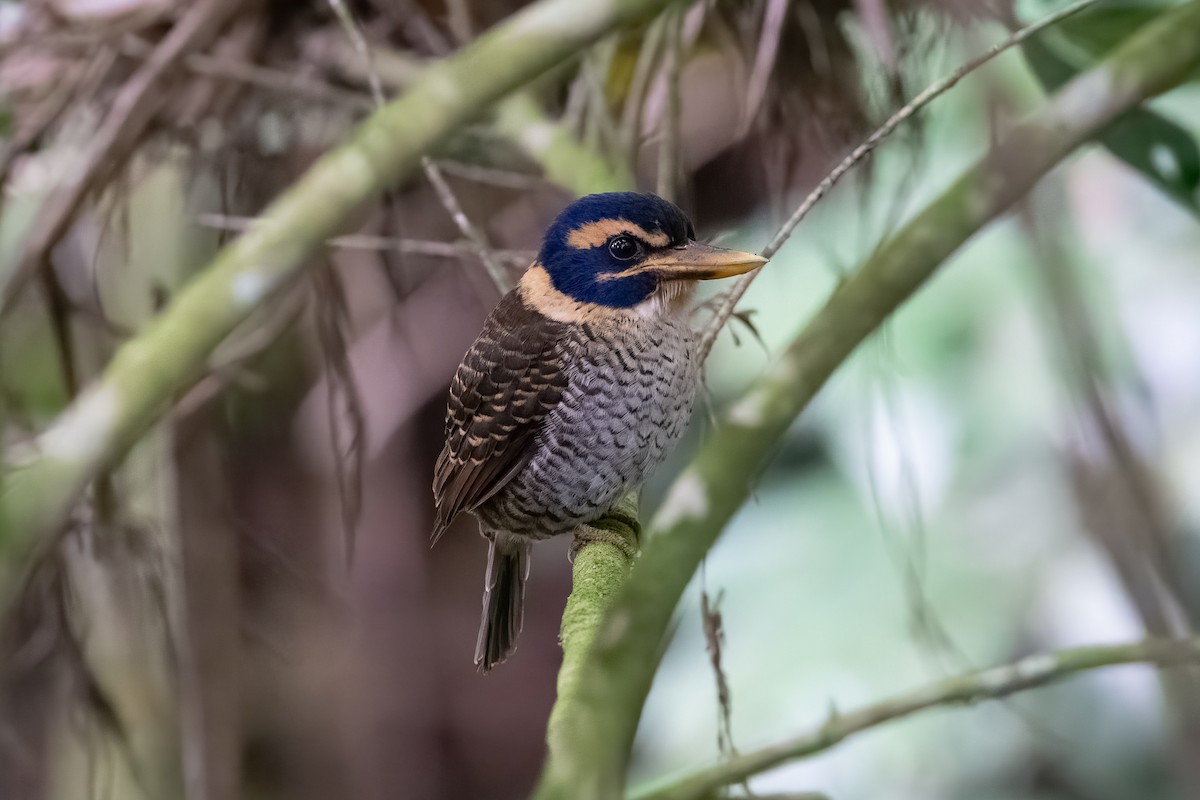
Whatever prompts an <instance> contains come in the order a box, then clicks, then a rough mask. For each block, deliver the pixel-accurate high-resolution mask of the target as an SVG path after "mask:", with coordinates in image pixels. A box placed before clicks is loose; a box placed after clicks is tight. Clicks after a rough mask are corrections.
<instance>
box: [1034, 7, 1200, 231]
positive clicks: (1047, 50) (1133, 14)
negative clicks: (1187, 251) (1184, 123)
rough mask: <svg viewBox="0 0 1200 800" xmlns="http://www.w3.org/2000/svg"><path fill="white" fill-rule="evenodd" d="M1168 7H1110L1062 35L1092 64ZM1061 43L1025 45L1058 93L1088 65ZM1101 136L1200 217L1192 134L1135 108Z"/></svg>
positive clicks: (1199, 148) (1039, 40)
mask: <svg viewBox="0 0 1200 800" xmlns="http://www.w3.org/2000/svg"><path fill="white" fill-rule="evenodd" d="M1163 7H1165V4H1163V3H1159V2H1150V1H1149V0H1146V2H1136V0H1132V1H1131V2H1126V3H1123V4H1120V5H1118V6H1116V7H1112V6H1104V7H1101V8H1099V9H1096V10H1095V11H1093V12H1090V13H1085V14H1080V15H1078V17H1076V18H1073V19H1071V20H1067V21H1065V22H1064V23H1063V26H1064V27H1063V29H1062V30H1060V31H1058V33H1060V34H1063V35H1064V36H1065V37H1066V38H1067V40H1068V41H1069V43H1071V44H1078V45H1080V46H1081V47H1083V48H1084V49H1085V50H1086V51H1088V54H1089V56H1090V57H1089V58H1088V59H1087V60H1088V61H1091V60H1093V59H1094V58H1095V57H1097V56H1099V55H1101V54H1103V52H1105V51H1106V50H1108V49H1110V48H1111V47H1112V46H1113V45H1115V44H1116V43H1117V42H1118V41H1120V40H1121V38H1123V37H1124V36H1127V35H1128V34H1129V33H1130V32H1132V31H1134V30H1136V29H1137V27H1139V26H1141V25H1142V24H1144V23H1145V22H1147V21H1148V20H1149V19H1150V18H1151V17H1152V16H1154V14H1156V13H1157V12H1158V11H1159V10H1161V9H1162V8H1163ZM1067 22H1073V23H1074V28H1073V29H1071V30H1068V29H1067V28H1066V24H1067ZM1061 42H1062V39H1061V38H1060V39H1054V38H1049V39H1047V38H1043V37H1041V36H1035V37H1033V38H1031V39H1029V40H1028V41H1026V42H1025V43H1024V44H1023V45H1022V48H1023V52H1024V54H1025V60H1026V61H1027V62H1028V63H1029V67H1030V69H1032V70H1033V73H1034V75H1035V76H1037V79H1038V81H1039V82H1040V83H1041V84H1042V86H1043V87H1044V88H1045V89H1046V90H1047V91H1054V90H1056V89H1058V88H1059V87H1060V86H1062V85H1063V84H1065V83H1066V82H1067V81H1069V80H1070V79H1071V78H1073V77H1075V75H1076V74H1078V73H1079V72H1080V71H1081V69H1083V68H1086V67H1087V66H1088V64H1086V63H1085V64H1081V65H1080V66H1078V67H1077V66H1076V65H1074V64H1073V63H1072V62H1071V61H1070V60H1068V57H1067V55H1065V54H1063V53H1061V52H1060V51H1059V50H1056V48H1055V44H1056V43H1061ZM1094 48H1095V49H1094ZM1097 138H1098V139H1099V141H1100V143H1101V144H1103V145H1104V146H1105V147H1106V148H1108V150H1109V152H1111V153H1112V154H1113V155H1115V156H1116V157H1117V158H1119V159H1121V160H1122V161H1124V162H1125V163H1126V164H1128V165H1129V166H1131V167H1133V168H1134V169H1136V170H1137V171H1138V172H1140V173H1142V175H1144V176H1145V177H1146V178H1147V179H1148V180H1149V181H1150V182H1151V183H1153V184H1154V185H1155V186H1157V187H1158V188H1159V189H1160V190H1162V191H1163V192H1164V193H1166V194H1167V195H1168V196H1170V197H1171V198H1172V199H1174V200H1175V201H1176V202H1178V203H1179V204H1180V205H1183V206H1184V207H1186V208H1187V209H1189V210H1190V211H1192V212H1193V213H1196V214H1200V145H1197V143H1196V140H1195V138H1194V137H1193V136H1192V135H1191V133H1189V132H1188V131H1187V130H1185V129H1184V128H1182V127H1181V126H1179V125H1178V124H1176V123H1175V122H1172V121H1171V120H1170V119H1168V118H1166V117H1164V116H1163V115H1161V114H1159V113H1157V112H1155V111H1151V110H1150V109H1147V108H1135V109H1133V110H1132V111H1130V112H1129V113H1127V114H1125V115H1124V116H1122V117H1121V118H1120V119H1118V120H1117V121H1115V122H1114V123H1113V124H1112V125H1110V126H1109V127H1108V128H1106V129H1105V130H1104V132H1103V133H1101V134H1100V136H1099V137H1097Z"/></svg>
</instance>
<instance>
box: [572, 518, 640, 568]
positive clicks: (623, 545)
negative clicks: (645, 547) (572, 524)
mask: <svg viewBox="0 0 1200 800" xmlns="http://www.w3.org/2000/svg"><path fill="white" fill-rule="evenodd" d="M605 521H606V522H607V520H605ZM612 527H613V528H619V530H611V529H610V528H609V527H597V526H595V525H580V526H579V527H578V528H576V529H575V539H574V541H572V542H571V553H570V556H569V558H570V560H571V562H572V563H574V562H575V556H576V555H578V554H579V551H580V550H582V549H583V548H585V547H587V546H588V545H589V544H592V543H604V544H610V545H612V546H613V547H615V548H617V549H618V550H620V551H621V553H622V554H623V555H624V556H625V558H627V559H629V560H630V561H632V560H633V558H634V556H636V555H637V552H638V545H637V532H636V531H635V530H633V529H631V528H630V527H628V526H625V525H614V526H612Z"/></svg>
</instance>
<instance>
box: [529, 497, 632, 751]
mask: <svg viewBox="0 0 1200 800" xmlns="http://www.w3.org/2000/svg"><path fill="white" fill-rule="evenodd" d="M640 537H641V524H640V523H639V522H638V496H637V495H636V494H630V495H627V496H626V497H625V498H624V499H622V501H621V502H620V503H619V504H618V505H617V507H616V508H614V509H612V510H611V511H609V512H608V514H606V515H605V516H603V517H601V518H600V519H599V520H597V521H596V522H595V523H593V524H592V525H590V526H586V527H584V528H581V529H580V530H578V531H577V532H576V533H575V548H576V552H575V563H574V565H573V567H572V570H571V596H570V597H568V598H567V606H566V608H565V609H563V618H562V628H561V633H560V641H561V642H562V650H563V662H562V666H561V667H560V668H559V671H558V699H557V701H556V702H555V704H554V710H553V711H552V712H551V714H550V723H549V725H548V726H547V729H546V740H547V741H548V742H550V746H551V748H555V747H556V746H557V745H556V744H555V743H556V742H557V741H559V740H561V739H563V738H569V736H570V734H569V733H568V732H566V731H564V730H563V728H564V726H567V725H570V724H571V723H572V720H574V719H575V715H574V714H573V713H572V712H571V708H572V706H573V705H574V704H575V703H576V702H577V698H578V697H579V688H580V687H579V676H580V675H581V673H582V670H581V667H582V666H583V664H584V663H585V661H586V659H587V654H588V650H589V649H590V647H591V645H592V641H593V640H594V639H595V638H596V633H597V631H599V629H600V623H601V622H602V621H603V619H604V614H605V612H607V611H608V608H609V606H610V605H612V601H613V598H615V597H616V595H617V592H618V591H619V590H620V588H621V585H622V584H623V583H625V578H626V577H627V576H628V575H629V570H630V568H631V567H632V566H633V557H634V554H635V553H637V549H638V544H639V539H640Z"/></svg>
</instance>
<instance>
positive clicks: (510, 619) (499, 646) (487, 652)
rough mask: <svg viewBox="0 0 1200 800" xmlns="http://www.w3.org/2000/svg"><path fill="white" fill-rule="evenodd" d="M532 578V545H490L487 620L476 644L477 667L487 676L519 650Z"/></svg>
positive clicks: (482, 622)
mask: <svg viewBox="0 0 1200 800" xmlns="http://www.w3.org/2000/svg"><path fill="white" fill-rule="evenodd" d="M527 577H529V545H522V544H512V543H508V542H504V541H503V540H502V541H501V542H500V543H499V544H497V543H496V540H495V539H493V540H491V541H490V542H488V566H487V580H486V582H485V583H484V590H483V619H482V620H480V623H479V638H478V639H476V641H475V664H476V666H478V667H479V668H480V669H481V670H483V671H484V672H487V671H488V670H490V669H491V668H492V667H494V666H496V665H497V664H499V663H500V662H502V661H504V659H506V658H508V656H509V654H510V653H511V652H512V651H513V650H515V649H516V646H517V634H519V633H520V632H521V623H522V621H523V619H524V600H525V579H526V578H527Z"/></svg>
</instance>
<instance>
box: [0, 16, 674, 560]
mask: <svg viewBox="0 0 1200 800" xmlns="http://www.w3.org/2000/svg"><path fill="white" fill-rule="evenodd" d="M669 2H670V0H610V2H603V3H587V4H580V3H578V2H576V0H540V2H537V3H534V4H533V5H530V6H528V7H526V8H524V9H522V10H521V11H520V12H518V13H516V14H514V15H513V16H511V17H509V18H508V19H507V20H505V21H504V22H503V23H501V24H500V25H498V26H496V27H495V28H493V29H492V30H490V31H488V32H487V33H485V34H483V35H482V36H480V37H479V38H478V39H476V40H475V41H474V42H472V43H471V44H470V45H469V46H467V47H465V48H463V49H462V50H461V51H459V52H458V53H456V54H455V55H453V56H451V57H449V58H447V59H445V60H444V61H441V62H438V63H436V64H434V65H432V66H431V67H429V69H427V70H425V71H423V72H422V73H421V74H420V75H419V76H418V77H417V78H416V79H415V80H414V82H413V84H412V86H411V88H410V89H409V90H408V91H407V92H406V93H405V94H404V95H403V96H401V97H400V98H398V99H397V100H395V101H393V102H391V103H388V104H387V105H385V106H383V107H382V108H380V109H379V110H378V111H377V112H375V113H374V114H372V115H371V117H370V118H369V119H367V120H366V121H365V122H364V123H363V124H362V125H361V126H360V127H359V128H358V129H357V130H356V131H355V133H354V134H353V135H352V136H351V138H350V139H349V141H347V142H346V143H345V144H344V145H342V146H341V147H339V148H338V149H336V150H334V151H333V152H331V153H329V154H327V155H325V156H324V157H322V158H321V159H320V160H319V161H318V162H317V163H316V164H314V165H313V167H312V168H311V169H309V171H308V172H307V173H305V175H304V176H303V177H302V178H301V179H300V180H299V181H298V182H297V183H296V184H295V185H294V186H293V187H292V188H291V189H289V190H288V191H287V192H285V193H284V194H283V195H282V196H281V197H279V198H278V199H277V200H276V201H275V202H274V203H272V204H271V206H270V207H269V208H268V209H267V210H266V211H265V213H264V214H263V216H262V218H261V219H260V220H259V222H258V223H257V224H256V225H255V226H254V227H253V228H252V229H250V230H249V231H247V232H246V233H245V234H244V235H243V236H241V237H239V238H238V239H237V240H236V241H235V242H233V243H232V244H231V245H229V246H228V247H226V248H225V249H223V250H222V251H221V252H220V253H218V254H217V256H216V258H215V259H214V261H213V262H212V263H211V264H210V265H209V266H208V267H207V268H206V269H205V270H203V271H202V272H201V273H200V274H199V275H198V276H197V277H196V278H195V279H194V280H193V281H192V282H191V283H190V284H189V285H188V286H187V287H186V288H185V289H184V290H183V291H182V292H180V293H179V295H178V296H177V297H176V298H175V300H174V302H173V303H172V304H171V306H170V307H169V308H168V309H167V310H166V311H165V312H164V313H163V314H162V315H161V316H160V317H159V318H158V319H157V320H156V321H155V322H154V323H153V324H152V325H151V326H150V327H149V328H148V329H147V330H146V331H145V333H143V334H142V335H140V336H138V337H137V338H135V339H133V340H132V341H130V342H128V343H127V344H126V345H125V346H123V347H122V348H121V349H120V350H119V351H118V352H117V354H116V355H115V356H114V358H113V360H112V362H111V363H110V364H109V365H108V368H107V369H106V370H105V373H104V375H103V377H102V379H101V380H100V381H99V382H98V383H96V384H94V385H93V386H91V387H90V388H88V389H87V390H85V391H84V392H83V393H82V394H81V395H80V396H79V398H78V399H77V400H76V401H75V402H74V403H73V404H72V405H71V407H70V408H68V409H67V410H66V411H65V412H64V413H63V414H62V416H61V417H59V419H58V420H57V421H56V422H55V423H54V424H53V425H52V426H51V427H50V429H49V430H47V431H46V432H45V433H44V434H43V435H42V436H41V437H39V439H38V441H37V442H36V446H35V448H34V452H33V455H32V457H31V458H30V459H28V460H27V461H26V463H24V464H22V465H20V467H19V468H17V469H13V470H12V471H11V472H10V473H9V474H8V475H6V476H5V482H4V486H3V488H2V489H0V548H3V549H7V550H10V551H12V550H16V552H17V553H19V554H22V555H23V556H25V557H27V556H28V554H29V552H30V549H31V547H32V546H33V544H34V543H35V542H36V541H37V539H38V538H39V536H40V535H41V534H42V533H44V532H45V531H46V530H48V529H50V528H53V527H54V526H55V525H56V524H57V523H58V522H60V521H61V520H62V519H63V518H64V516H65V514H66V512H67V510H68V509H69V507H70V506H71V504H72V503H73V502H74V500H75V498H77V497H78V496H79V493H80V492H81V491H82V490H83V488H84V487H85V486H86V485H87V484H88V482H89V481H90V480H91V479H92V478H93V477H94V476H95V475H96V474H97V473H98V472H99V471H100V470H101V469H102V468H103V467H104V466H105V465H108V464H111V463H113V462H114V461H116V460H117V459H119V458H120V457H121V456H122V455H123V454H124V452H125V451H126V450H127V449H128V448H129V446H130V445H131V444H132V443H133V442H134V441H135V440H136V439H137V438H138V437H139V436H140V435H141V434H142V433H143V432H144V431H146V430H147V429H148V428H149V427H150V426H151V425H152V424H153V423H154V422H155V421H156V420H157V419H159V418H161V417H162V415H163V414H164V413H165V412H166V411H167V409H168V408H169V407H170V406H171V404H172V402H173V400H174V399H175V398H177V397H178V396H179V395H180V393H181V392H183V391H184V390H186V389H187V388H188V387H190V386H191V385H192V384H194V383H195V381H196V380H197V379H198V378H199V377H201V376H202V375H203V374H204V371H205V364H206V360H207V358H208V356H209V355H210V354H211V353H212V351H213V349H214V348H215V347H216V346H217V344H219V343H220V342H221V341H222V340H223V339H224V338H225V337H226V336H227V335H229V333H230V332H232V331H233V330H234V329H235V328H236V327H237V326H238V325H240V324H241V323H243V322H244V321H245V320H246V319H247V318H248V317H249V316H250V315H251V314H252V313H253V312H254V311H255V310H256V309H258V308H260V307H261V306H262V305H263V303H264V302H266V301H267V299H268V298H270V297H271V296H272V295H274V294H275V293H276V292H277V291H279V290H280V289H281V288H283V287H284V286H285V285H287V284H289V283H291V282H292V281H293V280H294V279H295V278H296V277H297V275H298V274H299V273H301V272H302V270H303V268H304V266H305V265H306V261H307V259H308V256H310V255H311V254H312V253H314V252H316V251H317V250H318V249H319V248H320V247H321V246H322V245H323V243H324V242H325V240H326V239H328V238H329V237H331V236H333V235H334V234H336V233H338V232H340V231H341V230H342V229H343V227H344V226H346V224H347V223H348V221H349V220H351V219H352V218H353V217H354V215H355V213H356V212H358V211H359V210H360V209H362V208H363V207H364V206H365V205H366V204H367V203H369V202H370V201H372V200H373V199H375V198H377V197H378V196H379V194H380V193H381V192H382V191H383V190H384V189H385V188H386V187H387V186H390V185H392V184H394V183H395V182H396V181H397V180H399V179H401V178H403V177H405V176H406V175H409V174H410V173H412V172H413V170H414V169H415V168H416V167H417V166H418V164H419V160H420V157H421V156H422V154H424V153H427V152H428V151H430V150H432V149H434V148H436V147H437V145H438V144H439V143H440V142H441V141H443V140H444V139H445V137H446V136H447V135H448V134H450V133H451V132H453V131H454V130H456V129H457V128H458V127H460V126H461V125H462V124H463V123H465V122H467V121H468V120H470V119H472V118H474V117H477V116H479V115H480V114H482V113H483V112H484V111H486V109H487V108H488V107H489V106H490V105H491V104H492V103H494V102H495V101H496V100H497V99H499V98H500V97H502V96H504V95H505V94H507V93H509V92H511V91H512V90H514V89H516V88H518V87H520V86H522V85H524V84H526V83H528V82H529V81H530V80H532V79H533V78H535V77H537V76H538V75H539V74H541V73H543V72H545V71H546V70H548V69H550V68H552V67H553V66H555V65H556V64H559V63H561V62H562V61H564V60H565V59H567V58H570V57H571V56H574V55H576V54H577V53H578V52H579V50H580V49H581V48H583V47H586V46H588V45H590V44H591V43H593V42H595V41H596V40H597V39H599V38H600V37H602V36H604V35H605V34H607V33H609V32H611V31H613V30H615V29H616V28H618V27H621V26H624V25H629V24H631V23H635V22H639V21H642V20H645V19H648V18H649V17H651V16H653V15H654V14H656V13H658V12H659V11H661V10H662V9H663V8H664V7H666V6H667V5H668V3H669Z"/></svg>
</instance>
